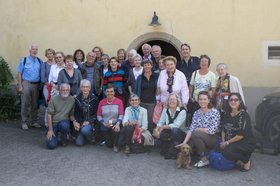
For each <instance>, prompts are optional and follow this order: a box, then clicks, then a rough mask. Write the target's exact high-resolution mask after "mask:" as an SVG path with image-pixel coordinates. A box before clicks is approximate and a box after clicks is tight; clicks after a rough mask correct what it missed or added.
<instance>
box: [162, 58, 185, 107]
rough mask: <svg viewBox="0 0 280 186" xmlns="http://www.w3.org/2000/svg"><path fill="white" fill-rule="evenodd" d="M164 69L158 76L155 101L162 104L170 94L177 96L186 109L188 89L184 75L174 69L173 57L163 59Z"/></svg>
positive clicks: (175, 61) (174, 60) (174, 59)
mask: <svg viewBox="0 0 280 186" xmlns="http://www.w3.org/2000/svg"><path fill="white" fill-rule="evenodd" d="M163 63H164V65H165V67H166V69H165V70H162V71H161V72H160V74H159V78H158V83H157V87H158V90H157V100H158V101H160V102H161V103H162V104H163V103H165V101H166V100H167V97H168V96H169V94H171V93H175V94H177V95H179V97H180V99H181V101H182V104H183V107H184V108H185V109H186V108H187V104H188V101H189V88H188V84H187V81H186V77H185V75H184V74H183V73H182V72H181V71H179V70H177V69H176V63H177V59H176V58H175V57H173V56H167V57H166V58H164V59H163Z"/></svg>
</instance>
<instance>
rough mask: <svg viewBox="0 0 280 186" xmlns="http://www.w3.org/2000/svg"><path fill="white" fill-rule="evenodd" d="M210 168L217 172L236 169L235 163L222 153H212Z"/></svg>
mask: <svg viewBox="0 0 280 186" xmlns="http://www.w3.org/2000/svg"><path fill="white" fill-rule="evenodd" d="M209 162H210V164H209V166H210V167H211V168H213V169H217V170H221V171H224V170H231V169H233V168H234V167H235V162H234V161H231V160H227V159H226V158H225V157H224V156H223V155H222V153H221V152H216V151H212V152H211V153H210V155H209Z"/></svg>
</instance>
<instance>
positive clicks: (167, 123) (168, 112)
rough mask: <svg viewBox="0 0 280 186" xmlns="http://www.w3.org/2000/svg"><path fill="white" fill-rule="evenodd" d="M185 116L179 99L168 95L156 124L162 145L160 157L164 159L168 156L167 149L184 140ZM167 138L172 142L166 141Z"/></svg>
mask: <svg viewBox="0 0 280 186" xmlns="http://www.w3.org/2000/svg"><path fill="white" fill-rule="evenodd" d="M186 115H187V114H186V111H185V110H184V109H182V103H181V98H180V97H179V96H177V95H176V94H175V93H171V94H169V96H168V98H167V100H166V103H165V106H164V109H163V111H162V114H161V117H160V120H159V122H158V124H157V132H158V136H157V137H158V138H159V139H160V141H161V145H162V149H161V155H164V156H165V158H167V156H169V154H168V150H169V148H170V147H173V145H178V144H180V143H182V142H183V140H184V138H185V133H184V132H183V130H185V125H186ZM167 136H168V137H170V139H172V140H166V137H167ZM170 158H171V157H170Z"/></svg>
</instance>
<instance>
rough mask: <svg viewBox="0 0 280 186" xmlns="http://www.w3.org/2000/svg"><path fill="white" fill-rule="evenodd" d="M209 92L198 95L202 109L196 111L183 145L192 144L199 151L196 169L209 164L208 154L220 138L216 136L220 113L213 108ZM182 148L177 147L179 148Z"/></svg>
mask: <svg viewBox="0 0 280 186" xmlns="http://www.w3.org/2000/svg"><path fill="white" fill-rule="evenodd" d="M210 99H211V97H210V95H209V92H208V91H201V92H199V94H198V103H199V106H200V109H199V110H197V111H195V113H194V115H193V118H192V123H191V126H190V128H189V130H188V132H187V135H186V138H185V140H184V142H183V143H182V144H187V143H188V142H189V141H190V140H191V144H193V145H194V146H195V148H196V149H197V154H198V155H199V156H200V161H199V162H197V163H196V164H195V165H194V166H195V167H204V166H206V165H208V164H209V160H208V152H209V150H211V149H213V148H214V146H215V143H216V142H217V140H218V137H217V136H216V135H215V134H216V132H217V131H218V128H219V125H220V119H221V117H220V112H219V111H218V110H217V109H215V108H213V105H212V104H211V102H210ZM179 146H181V144H180V145H177V147H179Z"/></svg>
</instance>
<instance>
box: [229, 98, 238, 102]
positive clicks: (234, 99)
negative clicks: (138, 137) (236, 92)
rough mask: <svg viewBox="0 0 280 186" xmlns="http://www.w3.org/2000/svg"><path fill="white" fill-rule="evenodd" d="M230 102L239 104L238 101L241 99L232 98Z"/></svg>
mask: <svg viewBox="0 0 280 186" xmlns="http://www.w3.org/2000/svg"><path fill="white" fill-rule="evenodd" d="M229 101H230V102H233V101H234V102H237V101H239V99H238V98H231V99H230V100H229Z"/></svg>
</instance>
